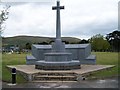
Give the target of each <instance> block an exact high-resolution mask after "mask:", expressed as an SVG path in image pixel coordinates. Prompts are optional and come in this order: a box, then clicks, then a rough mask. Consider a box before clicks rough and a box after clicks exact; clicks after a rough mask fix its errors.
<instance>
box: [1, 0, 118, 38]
mask: <svg viewBox="0 0 120 90" xmlns="http://www.w3.org/2000/svg"><path fill="white" fill-rule="evenodd" d="M118 1H119V0H61V6H63V5H64V6H65V9H64V10H61V30H62V36H64V37H77V38H80V39H83V38H84V39H88V38H90V37H91V36H93V35H96V34H99V33H100V34H102V35H106V34H108V33H110V32H112V31H113V30H115V29H117V28H118ZM55 5H56V0H52V1H51V2H39V3H17V4H11V7H10V10H9V12H10V13H9V18H8V20H7V21H6V29H5V30H4V32H3V35H2V36H4V37H11V36H17V35H30V36H45V37H55V32H56V11H55V10H52V6H55Z"/></svg>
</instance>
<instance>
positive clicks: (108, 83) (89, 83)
mask: <svg viewBox="0 0 120 90" xmlns="http://www.w3.org/2000/svg"><path fill="white" fill-rule="evenodd" d="M7 84H8V83H5V82H3V83H2V87H3V88H118V78H117V77H113V78H106V79H100V80H85V81H79V82H68V83H66V82H59V83H26V84H17V85H15V86H9V85H7Z"/></svg>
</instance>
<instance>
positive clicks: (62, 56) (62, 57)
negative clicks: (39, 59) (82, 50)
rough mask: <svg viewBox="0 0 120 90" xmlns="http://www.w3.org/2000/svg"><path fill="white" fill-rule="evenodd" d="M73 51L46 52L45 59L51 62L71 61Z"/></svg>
mask: <svg viewBox="0 0 120 90" xmlns="http://www.w3.org/2000/svg"><path fill="white" fill-rule="evenodd" d="M71 55H72V53H65V52H63V53H62V52H60V53H59V52H56V53H55V52H53V53H45V61H51V62H65V61H71V60H72V59H71Z"/></svg>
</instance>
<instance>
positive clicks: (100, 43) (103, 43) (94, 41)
mask: <svg viewBox="0 0 120 90" xmlns="http://www.w3.org/2000/svg"><path fill="white" fill-rule="evenodd" d="M89 42H90V43H91V46H92V50H94V51H108V50H109V49H110V44H109V43H108V41H107V40H105V38H104V37H103V35H101V34H97V35H95V36H93V37H91V39H90V40H89Z"/></svg>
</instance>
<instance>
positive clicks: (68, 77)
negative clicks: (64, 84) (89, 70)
mask: <svg viewBox="0 0 120 90" xmlns="http://www.w3.org/2000/svg"><path fill="white" fill-rule="evenodd" d="M76 78H77V77H76V76H47V75H42V76H35V77H34V80H49V81H51V80H52V81H53V80H54V81H56V80H57V81H59V80H60V81H75V80H76Z"/></svg>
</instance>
